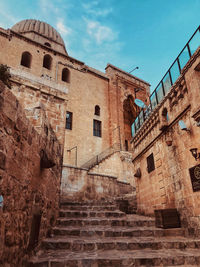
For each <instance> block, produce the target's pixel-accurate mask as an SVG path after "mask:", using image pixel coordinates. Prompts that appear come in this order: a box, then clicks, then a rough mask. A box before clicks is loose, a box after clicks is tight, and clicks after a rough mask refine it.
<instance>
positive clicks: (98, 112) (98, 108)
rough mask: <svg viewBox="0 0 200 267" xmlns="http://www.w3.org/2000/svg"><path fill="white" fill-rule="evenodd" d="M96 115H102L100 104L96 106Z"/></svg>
mask: <svg viewBox="0 0 200 267" xmlns="http://www.w3.org/2000/svg"><path fill="white" fill-rule="evenodd" d="M94 115H97V116H100V107H99V106H98V105H96V106H95V110H94Z"/></svg>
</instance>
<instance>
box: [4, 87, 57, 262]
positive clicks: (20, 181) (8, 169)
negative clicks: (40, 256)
mask: <svg viewBox="0 0 200 267" xmlns="http://www.w3.org/2000/svg"><path fill="white" fill-rule="evenodd" d="M0 111H1V112H0V195H2V196H3V198H4V201H3V208H0V265H1V266H9V267H16V266H18V267H20V266H21V261H22V259H23V257H24V256H25V255H27V252H28V250H29V249H32V248H33V247H34V244H33V243H32V244H31V246H30V242H31V238H34V237H35V236H34V231H33V226H32V223H33V217H34V216H35V215H36V216H41V223H40V229H39V236H38V239H39V242H40V240H41V239H42V238H44V237H45V236H46V235H47V234H48V230H49V229H50V228H51V227H52V226H53V225H54V223H55V220H56V218H57V215H58V208H59V193H60V179H61V167H62V153H61V145H60V144H59V142H58V141H57V139H56V136H55V134H54V132H53V131H52V130H51V127H50V125H49V124H47V122H46V128H44V129H43V130H42V129H40V134H39V133H38V132H37V131H36V130H35V129H34V127H33V126H32V124H31V123H30V122H29V120H28V119H27V118H26V116H25V112H24V110H23V108H22V107H21V105H20V104H19V101H18V100H17V99H16V97H15V96H14V95H13V94H12V92H11V91H10V90H8V89H7V88H5V87H4V86H3V84H2V83H1V84H0ZM42 154H43V157H42ZM41 159H43V160H42V161H41ZM49 161H50V163H51V164H52V163H55V166H54V167H52V168H41V166H43V167H44V164H47V163H48V162H49ZM41 164H42V165H41ZM46 167H48V166H47V165H46ZM31 231H32V233H31ZM31 234H32V237H31ZM35 235H36V233H35ZM32 241H33V240H32ZM35 241H37V240H35Z"/></svg>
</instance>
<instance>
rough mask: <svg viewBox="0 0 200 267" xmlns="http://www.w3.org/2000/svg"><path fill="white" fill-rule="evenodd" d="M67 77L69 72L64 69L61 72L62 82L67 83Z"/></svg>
mask: <svg viewBox="0 0 200 267" xmlns="http://www.w3.org/2000/svg"><path fill="white" fill-rule="evenodd" d="M69 75H70V72H69V70H68V69H67V68H64V69H63V70H62V81H64V82H67V83H69Z"/></svg>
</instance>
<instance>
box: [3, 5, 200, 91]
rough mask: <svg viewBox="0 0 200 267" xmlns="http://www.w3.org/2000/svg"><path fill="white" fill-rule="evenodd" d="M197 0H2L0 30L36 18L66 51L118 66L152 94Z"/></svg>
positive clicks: (190, 23) (194, 16) (195, 16)
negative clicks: (53, 31) (59, 38)
mask: <svg viewBox="0 0 200 267" xmlns="http://www.w3.org/2000/svg"><path fill="white" fill-rule="evenodd" d="M199 11H200V0H190V1H189V0H168V1H165V0H106V1H105V0H20V1H19V0H7V1H4V0H0V26H1V27H3V28H10V27H12V25H13V24H15V23H17V22H18V21H20V20H23V19H28V18H32V19H39V20H41V21H45V22H47V23H49V24H51V25H52V26H53V27H54V28H56V29H57V30H58V31H59V32H60V34H61V35H62V37H63V39H64V41H65V45H66V48H67V51H68V53H69V55H70V56H72V57H75V58H77V59H79V60H81V61H83V62H85V63H86V64H87V65H89V66H91V67H94V68H97V69H99V70H101V71H104V69H105V67H106V65H107V63H111V64H113V65H116V66H117V67H119V68H122V69H124V70H125V71H127V72H129V71H131V70H132V69H133V68H134V67H136V66H138V67H139V69H138V70H135V71H134V72H133V74H134V75H135V76H138V77H139V78H141V79H144V80H146V81H148V82H149V83H150V84H151V85H152V86H151V90H153V89H154V88H155V87H156V85H157V84H158V82H159V81H160V80H161V78H162V77H163V75H164V74H165V72H166V71H167V69H168V68H169V67H170V65H171V63H172V61H173V60H174V59H175V58H176V56H177V55H178V54H179V52H180V51H181V49H182V48H183V47H184V45H185V44H186V42H187V41H188V40H189V38H190V36H191V35H192V34H193V32H194V31H195V30H196V28H197V27H198V26H199Z"/></svg>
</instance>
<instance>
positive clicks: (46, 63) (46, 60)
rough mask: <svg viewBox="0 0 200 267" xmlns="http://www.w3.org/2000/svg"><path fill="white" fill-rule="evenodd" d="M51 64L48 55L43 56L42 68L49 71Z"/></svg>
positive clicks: (50, 58)
mask: <svg viewBox="0 0 200 267" xmlns="http://www.w3.org/2000/svg"><path fill="white" fill-rule="evenodd" d="M51 63H52V57H51V56H50V55H45V56H44V58H43V67H44V68H46V69H48V70H50V69H51Z"/></svg>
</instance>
